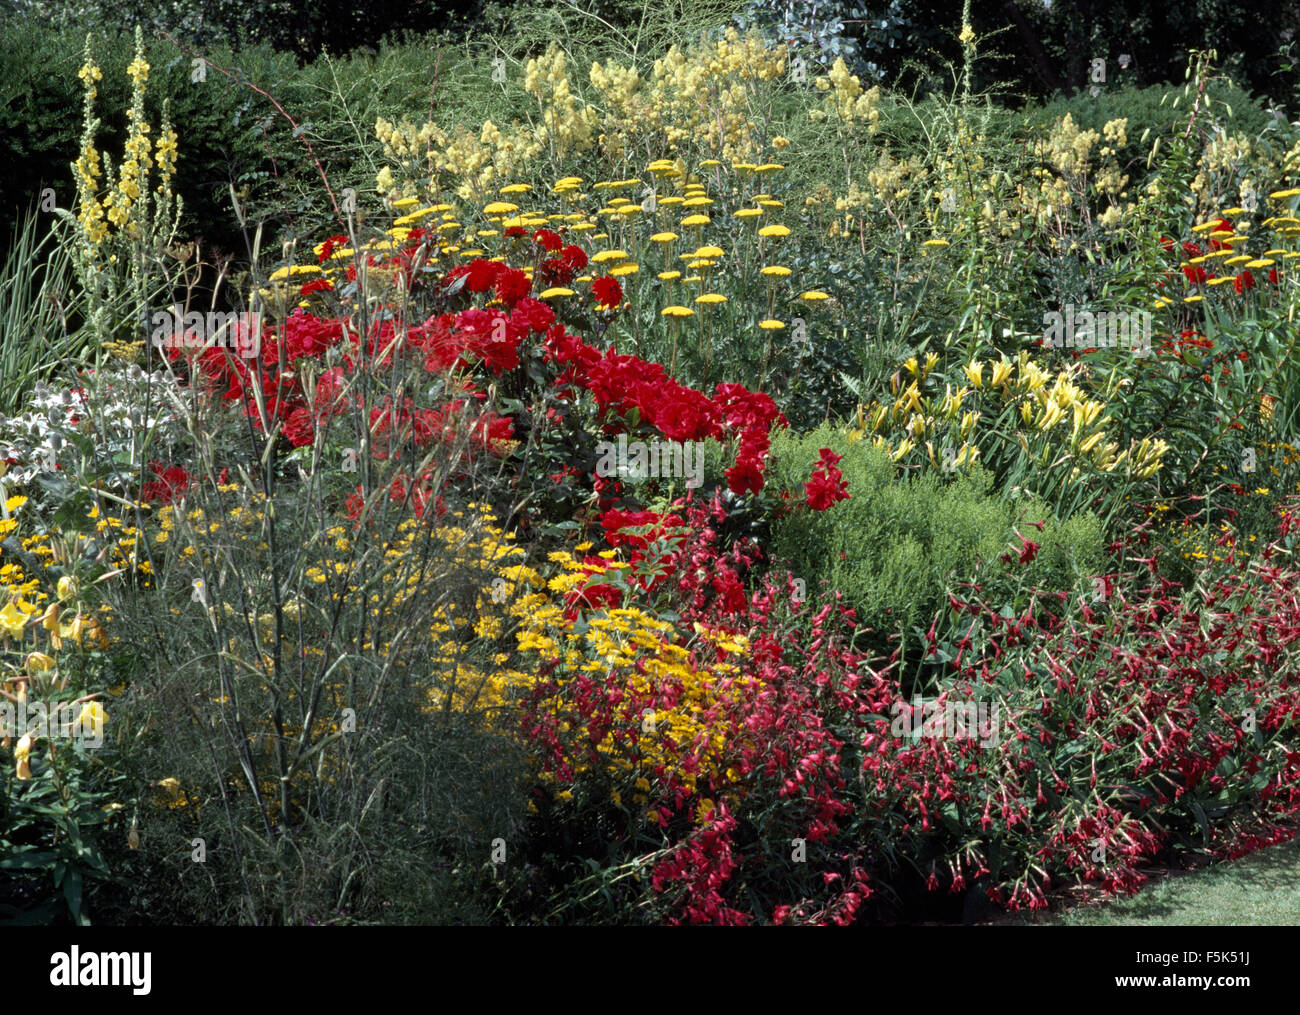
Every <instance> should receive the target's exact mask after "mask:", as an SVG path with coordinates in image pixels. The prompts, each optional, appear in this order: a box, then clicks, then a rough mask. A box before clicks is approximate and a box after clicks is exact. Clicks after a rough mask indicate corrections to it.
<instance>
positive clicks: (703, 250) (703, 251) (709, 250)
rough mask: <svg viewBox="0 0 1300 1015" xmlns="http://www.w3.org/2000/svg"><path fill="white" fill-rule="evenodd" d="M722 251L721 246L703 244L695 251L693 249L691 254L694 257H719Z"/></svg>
mask: <svg viewBox="0 0 1300 1015" xmlns="http://www.w3.org/2000/svg"><path fill="white" fill-rule="evenodd" d="M723 253H724V251H723V249H722V248H721V247H710V246H704V247H700V248H699V249H698V250H697V251H695V253H694V255H693V256H694V257H721V256H722V255H723Z"/></svg>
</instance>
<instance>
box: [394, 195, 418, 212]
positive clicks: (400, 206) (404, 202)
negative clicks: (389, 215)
mask: <svg viewBox="0 0 1300 1015" xmlns="http://www.w3.org/2000/svg"><path fill="white" fill-rule="evenodd" d="M419 203H420V199H419V198H418V197H399V198H398V199H397V200H396V201H394V202H393V207H394V208H396V209H397V210H398V211H402V210H404V209H406V208H412V207H414V206H415V205H417V204H419Z"/></svg>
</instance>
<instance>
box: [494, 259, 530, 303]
mask: <svg viewBox="0 0 1300 1015" xmlns="http://www.w3.org/2000/svg"><path fill="white" fill-rule="evenodd" d="M495 286H496V292H497V299H499V300H500V301H501V302H502V303H504V304H505V305H506V306H508V307H513V306H514V305H515V304H516V303H518V302H519V301H520V300H522V299H523V298H524V297H525V296H527V295H528V294H529V293H530V292H532V291H533V283H532V281H531V280H530V279H529V278H528V276H527V275H525V274H524V273H523V272H522V271H520V270H519V269H518V268H506V269H505V270H504V271H501V272H499V273H498V274H497V277H496V282H495Z"/></svg>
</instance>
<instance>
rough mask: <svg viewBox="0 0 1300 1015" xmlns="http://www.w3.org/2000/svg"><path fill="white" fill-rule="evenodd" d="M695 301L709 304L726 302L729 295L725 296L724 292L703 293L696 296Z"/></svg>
mask: <svg viewBox="0 0 1300 1015" xmlns="http://www.w3.org/2000/svg"><path fill="white" fill-rule="evenodd" d="M695 302H696V303H709V304H713V303H726V302H727V297H725V296H723V295H722V293H703V294H702V295H699V296H696V297H695Z"/></svg>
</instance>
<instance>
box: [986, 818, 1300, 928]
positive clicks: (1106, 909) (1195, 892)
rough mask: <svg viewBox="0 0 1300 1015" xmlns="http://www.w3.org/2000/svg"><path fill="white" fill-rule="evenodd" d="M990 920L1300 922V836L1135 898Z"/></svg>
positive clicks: (1177, 877) (1171, 878) (1159, 883)
mask: <svg viewBox="0 0 1300 1015" xmlns="http://www.w3.org/2000/svg"><path fill="white" fill-rule="evenodd" d="M991 922H995V923H1003V924H1015V925H1023V924H1027V923H1035V924H1052V925H1057V926H1066V927H1100V926H1107V925H1116V924H1126V925H1134V926H1178V925H1192V926H1232V925H1251V926H1278V925H1283V926H1300V838H1297V839H1293V840H1292V841H1291V842H1288V843H1283V844H1282V845H1279V846H1272V847H1269V848H1268V849H1263V850H1260V851H1259V852H1258V853H1254V854H1252V855H1250V856H1247V857H1244V858H1242V859H1241V860H1238V861H1236V862H1234V863H1225V864H1219V865H1215V866H1213V867H1206V868H1203V869H1201V870H1198V871H1189V872H1175V873H1172V874H1170V875H1168V876H1166V877H1162V878H1160V879H1159V880H1154V879H1153V881H1152V882H1151V883H1150V884H1148V886H1147V887H1146V888H1144V889H1143V890H1142V891H1141V892H1139V893H1138V894H1137V895H1135V896H1134V897H1133V898H1131V899H1123V900H1119V901H1116V902H1111V903H1104V904H1099V905H1088V906H1077V907H1075V908H1073V909H1070V910H1066V911H1063V912H1060V913H1053V914H1046V915H1042V916H1035V917H1030V916H1029V914H1027V913H1025V914H1020V913H1016V914H1011V915H1010V916H1008V917H1005V918H1003V919H1000V920H995V921H991Z"/></svg>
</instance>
